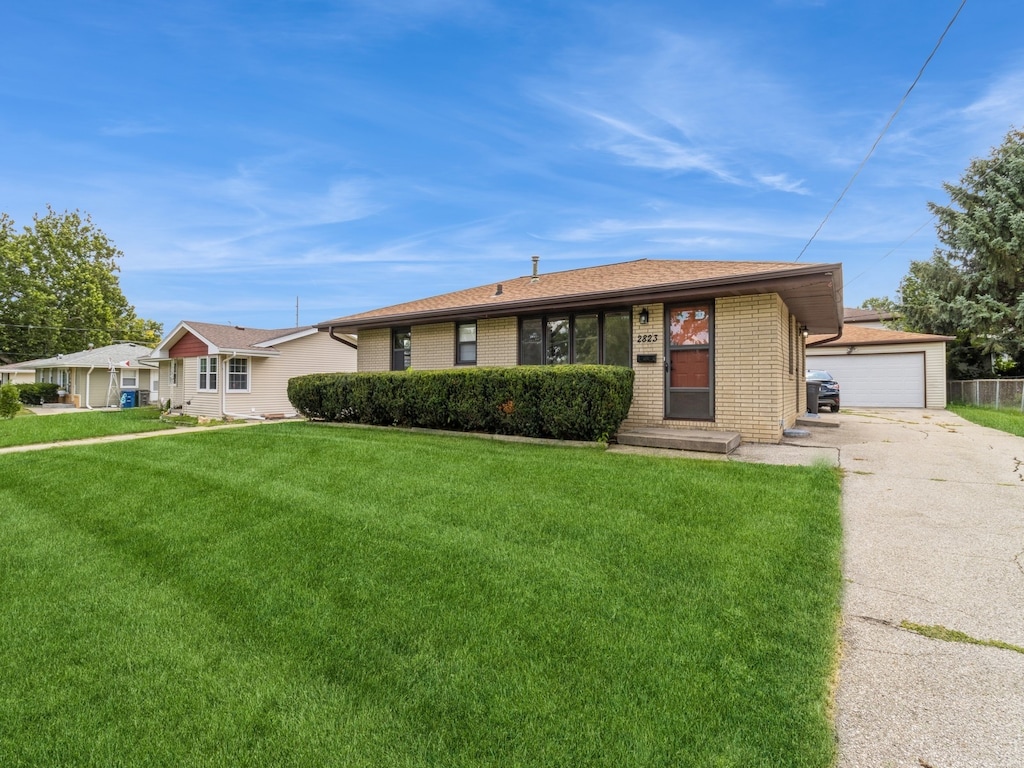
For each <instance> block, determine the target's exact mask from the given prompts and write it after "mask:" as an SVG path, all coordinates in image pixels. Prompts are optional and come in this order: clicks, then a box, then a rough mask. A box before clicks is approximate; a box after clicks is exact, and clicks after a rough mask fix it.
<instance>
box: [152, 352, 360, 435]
mask: <svg viewBox="0 0 1024 768" xmlns="http://www.w3.org/2000/svg"><path fill="white" fill-rule="evenodd" d="M274 348H275V349H276V350H278V351H279V352H280V355H278V356H274V357H249V391H248V392H228V391H226V390H225V389H224V388H225V387H226V386H227V375H228V365H227V361H228V359H230V356H231V355H226V354H222V355H220V356H219V357H220V359H219V361H218V364H217V391H216V392H199V391H198V390H197V385H198V381H199V380H198V371H197V358H196V357H188V358H185V360H184V376H183V378H182V375H181V372H180V371H179V373H178V382H179V388H183V392H182V394H181V398H182V399H181V402H182V403H183V402H184V401H186V400H191V404H189V406H185V407H184V413H186V414H190V415H193V416H210V417H213V418H220V417H221V416H223V415H225V414H226V415H233V416H240V417H249V416H266V415H276V414H284V415H286V416H291V415H294V414H295V408H294V407H293V406H292V403H291V402H290V401H289V400H288V380H289V379H291V378H292V377H295V376H302V375H303V374H322V373H340V372H352V371H355V350H354V349H352V348H351V347H350V346H348V345H347V344H342V343H341V342H338V341H335V340H334V339H332V338H331V337H330V335H328V334H326V333H315V334H310V335H309V336H304V337H302V338H300V339H295V340H293V341H289V342H285V343H281V344H276V345H274ZM237 356H238V357H245V356H247V355H242V354H240V355H237ZM167 377H168V378H169V377H170V368H168V369H167ZM161 382H163V376H162V377H161ZM161 387H163V383H161ZM222 396H223V411H221V397H222ZM171 399H174V398H173V397H172V398H171ZM173 404H178V401H177V400H175V401H174V403H173Z"/></svg>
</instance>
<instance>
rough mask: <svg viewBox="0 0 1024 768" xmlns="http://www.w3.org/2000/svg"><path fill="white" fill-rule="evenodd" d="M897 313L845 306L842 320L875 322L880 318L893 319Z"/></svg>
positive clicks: (847, 321) (848, 321) (846, 321)
mask: <svg viewBox="0 0 1024 768" xmlns="http://www.w3.org/2000/svg"><path fill="white" fill-rule="evenodd" d="M897 317H899V315H897V314H896V313H895V312H879V311H878V310H877V309H860V308H859V307H845V308H844V309H843V322H845V323H877V322H880V321H882V320H895V319H896V318H897Z"/></svg>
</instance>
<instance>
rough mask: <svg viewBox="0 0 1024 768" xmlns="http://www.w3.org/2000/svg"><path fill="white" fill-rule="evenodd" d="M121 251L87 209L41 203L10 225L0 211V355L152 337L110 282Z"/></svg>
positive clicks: (155, 331) (148, 323) (152, 325)
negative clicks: (23, 221) (26, 221)
mask: <svg viewBox="0 0 1024 768" xmlns="http://www.w3.org/2000/svg"><path fill="white" fill-rule="evenodd" d="M123 256H124V254H123V253H121V251H119V250H118V249H117V248H116V247H115V246H114V244H113V243H112V242H111V241H110V239H109V238H108V237H107V236H106V235H105V234H104V233H103V232H102V231H101V230H100V229H98V228H97V227H96V226H94V225H93V223H92V220H91V219H90V217H89V216H88V215H85V216H84V217H83V216H82V215H81V214H79V213H78V212H77V211H75V212H74V213H69V212H67V211H65V212H63V213H57V212H55V211H54V210H53V209H52V208H47V210H46V214H45V215H43V216H39V215H36V216H35V217H34V218H33V221H32V226H30V227H25V228H24V229H23V230H22V231H20V232H19V231H18V230H17V228H16V227H15V224H14V221H13V220H12V219H11V218H10V217H9V216H8V215H7V214H5V213H0V355H2V356H4V357H5V358H7V359H9V360H11V361H19V360H28V359H31V358H37V357H49V356H51V355H56V354H60V353H68V352H76V351H78V350H81V349H85V348H86V347H88V345H89V344H92V345H94V346H102V345H104V344H110V343H111V342H113V341H115V340H132V341H141V342H144V343H156V342H157V341H158V340H159V339H160V334H161V332H162V326H161V325H160V324H159V323H156V322H154V321H152V320H144V319H142V318H140V317H138V316H137V315H136V314H135V307H133V306H132V305H131V304H129V303H128V300H127V299H126V298H125V296H124V294H123V293H122V292H121V287H120V284H119V282H118V277H117V273H118V271H119V269H120V268H119V267H118V263H117V262H118V259H120V258H122V257H123Z"/></svg>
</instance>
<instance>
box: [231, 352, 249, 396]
mask: <svg viewBox="0 0 1024 768" xmlns="http://www.w3.org/2000/svg"><path fill="white" fill-rule="evenodd" d="M248 391H249V358H247V357H233V358H231V359H230V360H228V392H248Z"/></svg>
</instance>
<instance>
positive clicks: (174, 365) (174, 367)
mask: <svg viewBox="0 0 1024 768" xmlns="http://www.w3.org/2000/svg"><path fill="white" fill-rule="evenodd" d="M171 386H175V387H176V386H178V361H177V360H171Z"/></svg>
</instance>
